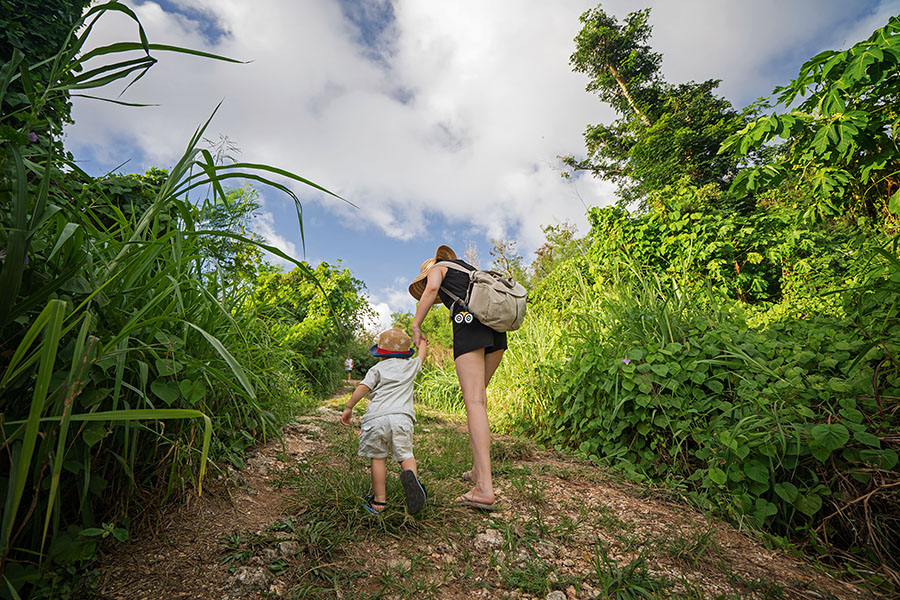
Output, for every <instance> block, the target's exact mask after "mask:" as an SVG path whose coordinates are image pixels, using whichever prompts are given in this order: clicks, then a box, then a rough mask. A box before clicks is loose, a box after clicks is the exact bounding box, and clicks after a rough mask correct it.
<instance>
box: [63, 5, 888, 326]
mask: <svg viewBox="0 0 900 600" xmlns="http://www.w3.org/2000/svg"><path fill="white" fill-rule="evenodd" d="M127 4H128V5H129V6H131V7H132V8H133V9H135V12H136V13H137V14H138V16H139V18H140V20H141V22H142V24H143V26H144V28H145V29H146V31H147V35H148V37H149V38H150V40H151V41H152V42H156V43H165V44H175V45H181V46H187V47H191V48H197V49H202V50H206V51H210V52H214V53H218V54H222V55H226V56H230V57H234V58H238V59H241V60H244V61H248V62H247V64H242V65H234V64H226V63H219V62H212V61H207V60H203V59H199V58H196V57H187V56H179V55H172V54H159V55H158V58H159V59H160V61H159V63H158V64H157V65H156V66H154V67H153V69H151V71H150V72H149V73H148V74H147V75H146V76H145V77H144V78H143V79H142V80H141V81H140V82H138V83H137V84H136V85H134V86H133V87H132V88H131V89H129V90H128V91H127V93H126V94H125V96H124V97H123V99H124V100H126V101H130V102H144V103H157V104H159V106H156V107H152V108H126V107H119V106H115V105H112V104H109V103H103V102H96V101H89V100H82V99H76V100H75V102H74V108H73V116H74V118H75V124H74V125H73V126H70V127H69V128H68V130H67V140H66V144H67V147H68V149H69V150H70V151H71V152H73V154H74V155H75V157H76V159H77V160H79V161H80V164H81V166H82V168H84V169H85V170H86V171H88V172H89V173H92V174H102V173H105V172H108V171H110V170H112V169H114V168H115V167H117V166H118V165H120V164H122V163H126V164H125V166H124V167H122V168H120V169H119V171H120V172H142V171H143V170H145V169H147V168H149V167H154V166H158V167H167V166H168V165H171V164H172V163H173V162H174V161H175V160H176V159H177V158H178V157H179V156H180V154H181V152H182V151H183V148H184V146H185V144H186V142H187V140H188V138H189V137H190V135H191V134H192V132H193V131H194V129H195V128H196V127H197V125H199V124H200V123H202V122H203V121H205V120H206V118H207V117H208V116H209V115H210V113H211V112H212V110H213V109H214V108H215V106H216V105H217V104H218V103H219V102H220V101H222V103H223V104H222V107H221V109H220V110H219V112H218V114H217V115H216V118H215V119H214V121H213V123H212V125H211V127H210V129H209V130H208V137H209V138H211V139H214V140H215V139H218V138H219V136H220V135H224V136H227V137H228V138H229V139H230V140H232V141H233V142H234V143H235V144H237V146H238V147H239V148H240V154H239V155H238V157H239V159H241V160H247V161H250V162H264V163H268V164H272V165H275V166H278V167H281V168H285V169H288V170H290V171H293V172H295V173H297V174H299V175H302V176H304V177H307V178H309V179H311V180H313V181H315V182H316V183H318V184H320V185H322V186H324V187H326V188H328V189H331V190H333V191H334V192H336V193H338V194H340V195H341V196H343V197H345V198H347V199H349V200H351V201H352V202H354V203H355V204H356V205H357V206H358V207H359V208H352V207H350V206H349V205H347V204H345V203H342V202H340V201H338V200H335V199H334V198H329V197H327V196H325V195H323V194H321V193H317V192H314V191H313V190H311V189H309V188H304V187H302V186H296V187H294V186H292V187H294V189H295V191H296V192H297V193H298V195H299V196H300V198H301V200H302V201H303V209H304V213H303V214H304V232H305V239H306V253H305V256H304V255H303V252H302V249H301V243H300V234H299V230H298V227H297V220H296V217H295V215H294V212H293V205H292V203H291V202H290V201H289V200H288V199H287V198H285V197H284V196H283V195H281V194H280V193H277V192H275V191H274V190H266V189H260V192H261V194H262V198H263V210H262V212H261V214H260V216H259V218H258V219H257V221H256V223H255V228H256V230H257V231H258V232H259V233H261V234H262V235H264V236H265V237H267V238H268V239H269V240H270V242H271V243H274V244H275V245H277V246H279V247H280V248H282V249H283V250H284V251H286V252H288V253H289V254H292V255H294V256H297V257H298V258H305V259H306V260H308V261H310V262H312V263H318V262H319V261H323V260H324V261H327V262H329V263H336V262H337V261H338V260H340V261H341V263H342V264H343V265H344V266H346V267H348V268H349V269H350V270H351V271H352V272H353V274H354V275H355V276H356V277H358V278H359V279H362V280H363V281H364V282H365V283H366V285H367V288H368V292H369V295H370V302H371V304H372V305H373V306H374V307H375V308H376V309H377V310H378V312H379V313H380V314H381V315H382V316H384V317H386V316H387V314H389V313H390V312H391V311H396V310H412V309H413V301H412V298H410V297H409V295H408V294H407V292H406V286H407V285H408V283H409V281H410V280H411V279H412V278H413V277H415V275H416V274H417V273H418V269H419V265H420V263H421V262H422V261H423V260H424V259H425V258H428V257H429V256H431V255H432V254H433V252H434V248H435V247H436V246H437V245H439V244H441V243H447V244H449V245H451V246H452V247H454V248H455V249H456V250H457V252H458V253H460V254H462V253H463V252H464V251H465V250H466V248H467V247H472V248H474V249H475V251H476V253H477V255H478V256H479V258H480V261H481V263H482V265H483V266H486V265H487V264H489V262H490V257H489V250H490V248H491V242H490V240H491V239H494V238H505V239H511V240H515V241H516V242H517V243H518V247H519V252H520V253H521V254H522V255H523V256H525V257H526V258H529V259H530V257H531V256H533V252H534V250H535V249H536V248H537V247H539V246H540V244H541V243H542V241H543V236H542V233H541V227H542V226H544V225H549V224H556V223H560V222H563V221H569V222H571V223H574V224H575V225H577V226H578V227H579V229H580V231H581V233H584V232H585V231H586V219H585V207H586V206H602V205H606V204H609V203H610V202H612V201H613V188H612V186H610V185H609V184H607V183H606V182H602V181H597V180H594V179H592V178H589V177H578V178H575V179H572V180H565V179H563V178H561V177H560V175H559V167H560V165H559V161H558V158H557V156H558V155H561V154H576V155H579V154H582V153H583V141H582V137H581V135H582V132H583V131H584V129H585V128H586V127H587V125H588V124H594V123H597V122H605V121H609V120H612V119H613V118H614V115H613V113H612V112H611V111H610V110H609V109H608V107H606V106H604V105H603V104H601V103H600V101H599V100H598V99H597V98H596V96H593V95H591V94H589V93H588V92H586V91H584V87H585V85H586V83H587V81H586V78H585V77H584V76H583V75H579V74H574V73H572V72H571V68H570V66H569V64H568V59H569V55H570V54H571V53H572V51H573V49H574V46H573V42H572V39H573V38H574V36H575V35H576V33H577V32H578V29H579V22H578V17H579V15H580V14H581V13H582V12H584V11H585V10H587V9H589V8H593V7H594V6H596V5H597V3H596V2H584V1H580V0H557V1H555V2H546V1H541V0H494V1H492V2H483V1H475V0H454V1H453V2H440V3H438V2H423V1H422V0H256V1H254V2H247V1H246V0H165V1H163V0H159V1H155V2H151V1H141V0H131V1H129V2H127ZM647 6H649V7H651V8H652V13H651V24H652V25H653V38H652V40H651V43H652V45H653V47H654V49H655V50H657V51H659V52H661V53H663V57H664V58H663V71H664V73H665V75H666V78H667V80H668V81H670V82H673V83H674V82H683V81H689V80H695V81H701V80H705V79H708V78H716V79H721V80H722V84H721V87H720V90H719V91H720V93H721V94H722V95H723V96H725V97H726V98H728V99H729V100H730V101H731V102H732V103H733V104H734V105H735V106H737V107H743V106H745V105H747V104H748V103H749V102H751V101H753V100H754V99H756V98H758V97H760V96H766V95H768V94H769V93H770V92H771V91H772V89H773V88H774V87H775V86H776V85H779V84H783V83H786V82H787V81H789V80H790V79H791V78H793V77H794V76H795V75H796V73H797V70H798V68H799V66H800V65H801V64H802V62H803V61H805V60H806V59H807V58H809V57H811V56H813V55H814V54H816V53H818V52H819V51H821V50H824V49H833V48H841V47H846V46H848V45H851V44H853V43H855V42H856V41H858V40H860V39H862V38H864V37H866V36H867V35H868V34H869V33H871V31H872V30H873V29H875V28H877V27H880V26H881V25H883V24H884V23H885V22H886V21H887V18H888V17H889V16H890V15H895V14H898V13H900V0H855V1H852V2H849V1H846V0H792V1H790V2H784V1H783V0H781V1H775V0H757V1H755V2H752V3H751V2H746V1H737V0H727V1H726V0H681V1H679V2H672V1H671V0H668V1H666V0H656V1H654V2H643V3H637V2H633V1H628V0H617V1H609V2H603V7H604V8H605V9H606V10H607V11H608V12H610V13H612V14H615V15H616V16H618V17H619V18H620V19H621V18H624V16H625V15H626V14H627V13H628V12H629V11H631V10H635V9H637V8H643V7H647ZM123 39H137V32H136V28H135V25H134V24H133V22H131V21H129V20H128V19H126V18H124V17H121V16H120V15H110V16H109V17H108V18H104V19H103V20H102V21H101V24H100V26H99V27H98V28H97V30H96V31H95V33H94V35H93V36H92V40H93V41H92V45H101V44H105V43H110V42H112V41H119V40H123ZM126 161H127V162H126ZM374 327H376V328H377V325H376V326H374Z"/></svg>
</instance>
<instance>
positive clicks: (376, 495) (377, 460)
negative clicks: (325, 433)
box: [341, 328, 428, 514]
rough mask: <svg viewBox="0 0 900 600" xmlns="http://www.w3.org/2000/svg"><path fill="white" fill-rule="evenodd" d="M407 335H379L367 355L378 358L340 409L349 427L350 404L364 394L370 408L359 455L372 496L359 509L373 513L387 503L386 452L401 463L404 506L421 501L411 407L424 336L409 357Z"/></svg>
mask: <svg viewBox="0 0 900 600" xmlns="http://www.w3.org/2000/svg"><path fill="white" fill-rule="evenodd" d="M410 341H411V340H410V339H409V336H408V335H406V334H405V333H404V332H403V331H401V330H400V329H396V328H395V329H389V330H387V331H384V332H382V333H381V334H380V335H379V336H378V343H377V344H375V345H374V346H372V348H370V349H369V354H371V355H372V356H376V357H378V358H380V359H381V361H379V362H378V364H376V365H375V366H374V367H372V368H371V369H369V372H368V373H366V376H365V377H364V378H363V380H362V381H361V382H360V384H359V386H357V388H356V390H355V391H354V392H353V394H352V395H351V396H350V399H349V400H348V401H347V404H346V406H345V407H344V413H343V414H342V415H341V423H343V424H344V425H347V426H349V425H350V417H351V416H352V415H353V407H354V406H356V403H357V402H359V401H360V400H362V399H363V398H364V397H365V396H366V395H369V394H370V396H369V407H368V409H367V410H366V414H365V416H363V420H362V433H361V435H360V437H359V456H362V457H366V458H369V459H371V468H372V494H371V495H370V496H369V497H368V498H367V499H366V503H365V504H364V505H363V507H364V508H365V509H366V510H368V511H369V512H370V513H372V514H378V513H380V512H381V511H382V510H384V508H385V506H387V492H386V489H385V481H386V480H387V457H388V451H390V453H391V454H393V456H394V460H396V461H397V462H399V463H400V470H401V473H400V482H401V483H402V484H403V491H404V492H405V494H406V506H407V508H408V509H409V512H410V513H411V514H414V513H417V512H419V511H420V510H422V507H423V506H424V505H425V497H426V493H425V488H424V487H423V486H422V484H421V483H420V482H419V479H418V477H417V470H416V459H415V457H414V456H413V425H414V424H415V422H416V413H415V410H414V409H413V380H414V379H415V377H416V373H418V372H419V371H421V370H422V363H423V362H424V361H425V356H426V354H427V352H428V344H427V342H426V341H425V340H424V339H423V340H422V343H421V344H420V345H419V356H417V357H416V358H413V359H410V357H411V356H412V355H413V352H414V350H412V349H410V347H409V346H410Z"/></svg>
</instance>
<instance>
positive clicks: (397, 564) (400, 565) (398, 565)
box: [387, 558, 412, 571]
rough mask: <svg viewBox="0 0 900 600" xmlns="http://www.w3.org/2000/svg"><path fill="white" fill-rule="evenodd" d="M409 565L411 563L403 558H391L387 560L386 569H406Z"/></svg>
mask: <svg viewBox="0 0 900 600" xmlns="http://www.w3.org/2000/svg"><path fill="white" fill-rule="evenodd" d="M410 567H412V563H411V562H409V560H408V559H405V558H392V559H390V560H389V561H387V568H388V569H400V570H402V571H408V570H409V569H410Z"/></svg>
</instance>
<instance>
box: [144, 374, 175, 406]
mask: <svg viewBox="0 0 900 600" xmlns="http://www.w3.org/2000/svg"><path fill="white" fill-rule="evenodd" d="M150 390H151V391H152V392H153V393H154V394H156V395H157V396H158V397H159V398H160V400H162V401H163V402H165V403H166V405H167V406H172V404H173V403H174V402H175V401H176V400H178V398H179V396H180V394H181V390H180V389H179V387H178V384H177V383H175V382H174V381H167V380H165V379H156V380H154V381H153V383H151V384H150Z"/></svg>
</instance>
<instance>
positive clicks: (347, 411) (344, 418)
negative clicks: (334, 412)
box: [341, 406, 353, 427]
mask: <svg viewBox="0 0 900 600" xmlns="http://www.w3.org/2000/svg"><path fill="white" fill-rule="evenodd" d="M352 416H353V409H352V408H350V407H349V406H345V407H344V412H343V414H341V424H342V425H346V426H347V427H350V417H352Z"/></svg>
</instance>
